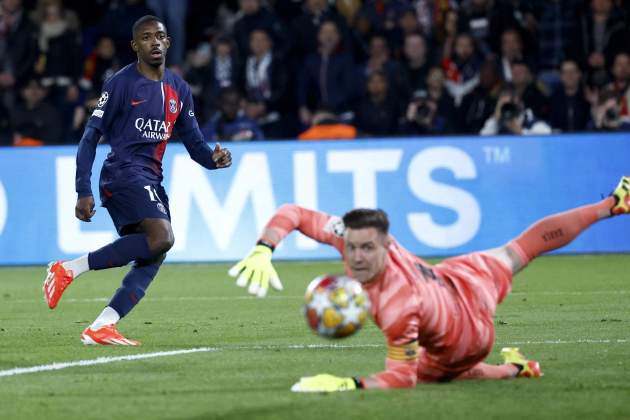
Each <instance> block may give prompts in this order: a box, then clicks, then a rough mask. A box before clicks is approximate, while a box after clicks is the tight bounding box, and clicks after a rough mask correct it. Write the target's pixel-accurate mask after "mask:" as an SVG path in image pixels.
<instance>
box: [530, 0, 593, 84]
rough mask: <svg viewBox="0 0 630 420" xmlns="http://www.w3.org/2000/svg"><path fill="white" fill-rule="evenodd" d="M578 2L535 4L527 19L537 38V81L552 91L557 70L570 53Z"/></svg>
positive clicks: (558, 0)
mask: <svg viewBox="0 0 630 420" xmlns="http://www.w3.org/2000/svg"><path fill="white" fill-rule="evenodd" d="M580 2H582V0H546V1H538V2H536V4H535V7H533V8H532V13H531V15H530V16H532V17H533V25H532V26H534V27H535V29H536V32H535V33H536V35H537V39H538V45H537V47H538V48H537V52H538V54H537V58H538V60H537V61H538V63H537V68H538V69H539V72H540V73H539V74H538V79H539V80H540V81H541V82H543V83H544V84H545V85H547V87H548V89H549V90H550V91H551V90H553V89H554V88H555V87H556V86H557V85H558V84H559V83H560V75H559V73H558V69H559V68H560V64H562V62H563V60H564V59H565V58H569V57H570V56H571V55H573V54H572V52H571V51H572V49H573V47H572V46H571V44H572V43H574V42H575V41H574V38H575V28H576V11H577V10H578V9H579V3H580Z"/></svg>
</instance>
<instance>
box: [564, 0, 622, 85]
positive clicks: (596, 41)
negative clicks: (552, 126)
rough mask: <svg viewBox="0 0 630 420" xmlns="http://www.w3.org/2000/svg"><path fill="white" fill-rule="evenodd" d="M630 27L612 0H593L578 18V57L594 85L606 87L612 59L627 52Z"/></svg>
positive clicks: (576, 43) (576, 46) (576, 38)
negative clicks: (629, 27)
mask: <svg viewBox="0 0 630 420" xmlns="http://www.w3.org/2000/svg"><path fill="white" fill-rule="evenodd" d="M628 32H629V31H628V27H627V24H626V22H625V21H624V19H623V17H622V15H621V13H620V11H619V9H616V8H614V7H613V3H612V0H590V7H589V8H588V9H587V11H586V13H583V14H582V15H581V16H580V19H579V25H578V28H577V36H576V37H575V39H574V40H573V45H575V48H576V50H575V54H576V56H577V57H580V60H581V61H580V63H581V64H583V67H586V68H588V70H589V76H590V81H591V84H593V85H599V86H601V85H603V84H604V83H605V80H606V69H607V68H608V67H609V66H610V64H612V61H613V57H614V56H615V55H616V54H617V53H618V52H620V51H623V50H625V49H627V42H628V39H629V38H630V34H629V33H628Z"/></svg>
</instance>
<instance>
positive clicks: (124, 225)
mask: <svg viewBox="0 0 630 420" xmlns="http://www.w3.org/2000/svg"><path fill="white" fill-rule="evenodd" d="M100 194H101V202H102V205H103V207H105V208H106V209H107V211H108V212H109V215H110V217H111V218H112V221H113V222H114V226H116V230H117V231H118V234H119V235H120V236H123V235H126V234H128V233H132V232H135V230H136V227H137V225H138V223H140V222H141V221H143V220H144V219H166V220H168V221H170V220H171V211H170V209H169V206H168V196H167V195H166V191H165V190H164V187H162V185H160V184H151V185H146V186H142V185H133V184H130V185H125V186H121V187H117V188H115V189H112V190H108V189H106V188H105V187H103V186H101V188H100Z"/></svg>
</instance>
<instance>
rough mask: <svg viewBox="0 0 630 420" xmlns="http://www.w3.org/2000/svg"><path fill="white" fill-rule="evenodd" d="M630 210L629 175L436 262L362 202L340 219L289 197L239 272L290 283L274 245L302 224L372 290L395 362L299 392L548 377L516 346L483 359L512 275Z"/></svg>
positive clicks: (308, 382)
mask: <svg viewBox="0 0 630 420" xmlns="http://www.w3.org/2000/svg"><path fill="white" fill-rule="evenodd" d="M628 213H630V177H623V178H622V179H621V182H620V183H619V185H618V186H617V188H616V189H615V190H614V191H613V193H612V194H611V195H610V196H609V197H607V198H605V199H603V200H601V201H599V202H596V203H593V204H590V205H586V206H583V207H579V208H576V209H573V210H569V211H566V212H564V213H559V214H555V215H552V216H549V217H546V218H544V219H542V220H539V221H538V222H536V223H534V224H533V225H532V226H530V227H529V228H528V229H527V230H525V231H524V232H523V233H522V234H521V235H520V236H519V237H517V238H515V239H514V240H512V241H510V242H508V243H507V244H506V245H504V246H501V247H498V248H494V249H491V250H487V251H485V252H477V253H471V254H467V255H463V256H459V257H454V258H448V259H446V260H444V261H442V262H441V263H439V264H436V265H433V266H432V265H429V264H427V263H426V262H425V261H423V260H422V259H421V258H418V257H416V256H415V255H413V254H411V253H410V252H409V251H407V250H406V249H404V248H403V247H402V246H401V245H400V244H399V243H398V242H397V241H396V240H395V239H394V238H393V237H392V236H390V235H389V234H388V228H389V221H388V220H387V216H386V215H385V213H384V212H383V211H381V210H368V209H356V210H352V211H350V212H348V213H346V214H345V215H344V216H343V218H342V219H340V218H338V217H334V216H329V215H327V214H324V213H321V212H318V211H313V210H307V209H305V208H301V207H298V206H296V205H285V206H283V207H281V208H280V209H279V210H278V211H277V213H276V214H275V215H274V216H273V217H272V218H271V220H270V221H269V223H268V224H267V226H266V227H265V230H264V232H263V234H262V236H261V237H260V239H259V241H258V242H257V245H256V247H255V248H254V251H253V252H252V253H251V254H250V255H249V256H248V257H246V258H245V259H244V260H242V261H240V262H239V263H237V264H236V265H235V266H234V267H233V268H232V269H230V272H229V273H230V275H232V276H233V277H236V276H238V279H237V284H238V285H240V286H245V285H246V284H247V283H248V282H249V284H250V285H249V292H250V293H255V294H257V295H259V296H264V295H265V293H266V289H267V287H268V285H269V283H270V282H271V285H272V286H273V287H274V288H276V289H281V288H282V285H281V283H280V280H279V279H278V275H277V274H276V272H275V270H274V268H273V266H272V264H271V254H272V251H273V250H274V248H275V247H276V246H277V245H278V243H280V241H282V239H283V238H284V237H285V236H286V235H288V234H289V233H290V232H291V231H293V230H296V229H297V230H299V231H300V232H302V233H303V234H305V235H306V236H308V237H310V238H312V239H314V240H316V241H318V242H321V243H326V244H329V245H332V246H334V247H335V248H337V250H338V251H339V252H340V253H341V255H342V256H343V260H344V264H345V268H346V272H347V274H348V275H349V276H351V277H354V278H355V279H357V280H358V281H359V282H361V284H362V285H363V287H364V289H365V290H366V291H367V294H368V296H369V297H370V301H371V309H370V312H371V316H372V318H373V319H374V322H375V323H376V325H377V326H378V327H379V328H380V329H381V330H382V331H383V333H384V335H385V336H386V338H387V345H388V349H387V357H386V359H385V371H383V372H380V373H376V374H373V375H369V376H366V377H357V378H339V377H336V376H333V375H317V376H312V377H305V378H301V379H300V381H299V382H297V383H296V384H295V385H293V387H292V388H291V389H292V390H293V391H298V392H331V391H347V390H353V389H356V388H406V387H413V386H415V385H416V384H417V383H425V382H443V381H450V380H455V379H506V378H513V377H538V376H540V375H541V374H542V373H541V370H540V366H539V364H538V363H537V362H535V361H533V360H527V359H526V358H525V357H524V356H523V355H522V354H521V353H520V352H519V351H518V349H516V348H504V349H503V350H502V352H501V355H502V356H503V358H504V360H505V363H504V364H501V365H490V364H486V363H484V362H483V361H484V360H485V358H486V357H487V356H488V354H489V353H490V351H491V349H492V346H493V343H494V338H495V332H494V323H493V317H494V313H495V309H496V306H497V304H499V303H501V301H502V300H503V299H504V298H505V296H506V295H507V294H508V292H509V291H510V289H511V287H512V276H513V275H514V274H516V273H517V272H519V271H520V270H522V269H523V268H525V266H527V264H528V263H529V262H530V261H531V260H532V259H534V258H535V257H537V256H538V255H541V254H543V253H545V252H548V251H551V250H554V249H557V248H560V247H562V246H565V245H566V244H568V243H569V242H571V241H572V240H573V239H574V238H576V237H577V236H578V235H579V234H580V233H581V232H582V231H584V230H585V229H586V228H588V227H589V226H590V225H592V224H593V223H595V222H597V221H599V220H602V219H605V218H608V217H611V216H613V215H618V214H628ZM261 290H262V291H261Z"/></svg>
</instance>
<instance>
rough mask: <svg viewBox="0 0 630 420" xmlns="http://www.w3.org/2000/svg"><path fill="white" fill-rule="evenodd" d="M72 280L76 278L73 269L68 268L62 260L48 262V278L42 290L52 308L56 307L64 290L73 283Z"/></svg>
mask: <svg viewBox="0 0 630 420" xmlns="http://www.w3.org/2000/svg"><path fill="white" fill-rule="evenodd" d="M72 280H74V274H73V273H72V270H66V269H65V268H64V267H63V264H62V261H54V262H51V263H50V264H48V269H47V272H46V280H44V285H43V287H42V290H43V291H44V297H45V298H46V302H47V303H48V307H49V308H50V309H55V307H56V306H57V303H59V299H61V295H62V294H63V291H64V290H66V287H68V286H69V285H70V283H72Z"/></svg>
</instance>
